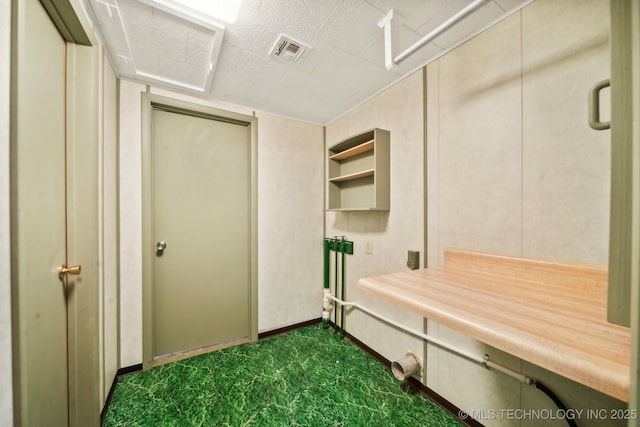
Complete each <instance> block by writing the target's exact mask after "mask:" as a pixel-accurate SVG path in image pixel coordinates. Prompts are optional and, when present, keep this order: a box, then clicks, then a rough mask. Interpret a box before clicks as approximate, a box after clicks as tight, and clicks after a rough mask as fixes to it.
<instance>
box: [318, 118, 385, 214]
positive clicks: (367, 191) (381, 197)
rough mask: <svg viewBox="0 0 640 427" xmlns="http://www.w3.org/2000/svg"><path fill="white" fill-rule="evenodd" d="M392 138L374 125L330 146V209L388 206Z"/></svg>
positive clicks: (341, 209) (382, 208)
mask: <svg viewBox="0 0 640 427" xmlns="http://www.w3.org/2000/svg"><path fill="white" fill-rule="evenodd" d="M389 142H390V134H389V131H387V130H384V129H378V128H374V129H371V130H368V131H366V132H362V133H360V134H357V135H354V136H351V137H349V138H347V139H345V140H343V141H341V142H339V143H337V144H335V145H333V146H332V147H330V148H329V149H328V171H327V172H328V184H327V185H328V197H327V210H331V211H358V210H365V211H368V210H379V211H388V210H389V205H390V203H389V200H390V198H389V187H390V186H389V181H390V179H389V154H390V150H389Z"/></svg>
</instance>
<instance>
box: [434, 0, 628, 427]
mask: <svg viewBox="0 0 640 427" xmlns="http://www.w3.org/2000/svg"><path fill="white" fill-rule="evenodd" d="M608 31H609V5H608V2H606V1H602V0H591V1H582V0H571V1H562V2H558V1H554V0H537V1H535V2H533V3H532V4H530V5H529V6H527V7H525V8H524V9H522V10H521V11H520V12H518V13H516V14H514V15H512V16H511V17H509V18H508V19H506V20H504V21H502V22H500V23H499V24H497V25H496V26H494V27H492V28H491V29H489V30H487V31H485V32H484V33H482V34H480V35H478V36H476V37H475V38H474V39H472V40H470V41H468V42H467V43H465V44H464V45H462V46H460V47H458V48H457V49H455V50H453V51H451V52H449V53H448V54H446V55H445V56H443V57H441V58H440V59H439V60H437V61H435V62H433V63H431V64H429V65H428V66H427V141H428V142H427V157H428V163H427V173H428V182H429V185H428V191H427V193H428V200H427V202H428V236H429V237H428V240H429V241H428V252H429V254H428V256H429V258H428V262H429V265H432V266H435V265H441V263H442V256H443V250H444V249H445V248H447V247H457V248H464V249H472V250H480V251H485V252H494V253H503V254H512V255H522V256H534V257H544V258H551V259H560V260H567V261H578V262H587V263H596V264H606V263H607V254H608V231H609V230H608V212H609V173H610V166H609V161H610V158H609V131H600V132H597V131H594V130H592V129H590V128H589V126H588V123H587V93H588V91H589V89H590V88H591V86H593V85H594V84H595V83H596V82H598V81H600V80H602V79H605V78H608V77H609V40H608ZM602 109H603V114H606V113H604V111H605V110H607V109H608V105H603V108H602ZM605 120H606V118H605ZM428 332H429V333H430V334H432V335H434V336H437V337H439V338H442V339H444V340H446V341H448V342H451V343H454V344H456V345H458V346H459V347H462V348H465V349H467V350H469V351H471V352H474V353H476V354H479V355H482V354H484V353H488V354H490V355H491V358H492V359H494V360H497V361H499V362H501V363H504V364H505V365H507V366H510V367H512V368H513V369H516V370H521V371H522V372H524V373H526V374H527V375H530V376H532V377H534V378H538V379H540V380H541V381H542V382H543V383H545V384H546V385H548V386H549V387H550V388H551V389H552V390H554V391H555V392H556V393H557V394H558V395H559V396H560V398H561V399H563V400H564V401H565V403H566V404H567V405H569V406H570V407H574V408H591V409H593V408H607V409H608V408H618V407H626V405H625V404H624V403H622V402H619V401H617V400H615V399H611V398H608V397H606V396H604V395H601V394H599V393H596V392H594V391H592V390H590V389H588V388H586V387H583V386H580V385H578V384H575V383H573V382H571V381H568V380H566V379H563V378H561V377H558V376H556V375H554V374H551V373H549V372H547V371H545V370H543V369H540V368H538V367H536V366H533V365H531V364H528V363H525V362H522V361H520V360H517V359H515V358H513V357H511V356H509V355H506V354H504V353H501V352H498V351H496V350H494V349H492V348H490V347H488V346H485V345H483V344H481V343H479V342H476V341H474V340H471V339H469V338H467V337H464V336H461V335H460V334H457V333H455V332H453V331H451V330H449V329H447V328H444V327H442V326H440V325H438V324H436V323H435V322H428ZM428 348H429V349H428V361H429V367H428V370H427V385H428V386H429V387H431V388H433V389H435V390H436V391H437V392H438V393H440V394H441V395H443V396H444V397H445V398H447V399H449V400H450V401H452V402H453V403H454V404H456V405H457V406H459V407H460V408H462V409H465V410H469V411H473V410H483V409H484V410H485V411H487V412H484V414H485V415H486V416H487V418H486V419H480V421H481V422H482V423H483V424H486V425H488V426H492V425H523V426H524V425H540V423H541V420H540V419H514V418H511V419H510V418H509V417H507V416H505V417H503V416H501V415H500V412H499V411H500V409H507V408H532V409H540V408H553V406H552V404H551V403H550V401H549V399H548V398H547V397H546V396H544V395H543V394H542V393H540V392H539V391H536V390H533V389H531V388H530V387H528V386H524V385H520V384H518V383H516V382H515V381H514V380H512V379H510V378H507V377H505V376H503V375H501V374H499V373H493V372H489V371H486V370H484V369H483V368H480V367H478V366H475V365H473V364H471V363H469V362H467V361H465V360H462V359H461V358H460V357H458V356H454V355H452V354H450V353H448V352H444V351H441V350H438V349H436V348H434V347H432V346H428ZM489 410H493V411H495V412H494V414H497V416H495V417H491V412H488V411H489ZM480 414H482V412H480ZM601 422H602V420H593V419H591V420H588V419H581V420H579V425H586V426H588V425H601V424H599V423H601ZM608 423H609V424H608V425H615V422H614V421H613V420H608ZM621 424H624V423H621ZM545 425H563V421H553V420H545Z"/></svg>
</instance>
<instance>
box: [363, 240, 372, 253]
mask: <svg viewBox="0 0 640 427" xmlns="http://www.w3.org/2000/svg"><path fill="white" fill-rule="evenodd" d="M364 253H365V254H372V253H373V242H372V241H370V240H367V241H366V242H365V244H364Z"/></svg>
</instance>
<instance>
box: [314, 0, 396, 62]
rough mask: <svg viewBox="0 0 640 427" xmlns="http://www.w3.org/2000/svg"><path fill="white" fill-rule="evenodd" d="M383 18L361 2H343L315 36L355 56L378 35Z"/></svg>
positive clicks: (353, 0) (352, 0)
mask: <svg viewBox="0 0 640 427" xmlns="http://www.w3.org/2000/svg"><path fill="white" fill-rule="evenodd" d="M384 16H385V14H384V13H382V12H381V11H380V10H378V9H376V8H375V7H373V6H372V5H371V4H369V3H367V2H363V1H362V0H343V1H342V2H340V4H339V5H338V6H337V7H336V8H335V10H334V11H333V12H332V14H331V16H330V17H329V19H328V20H327V21H326V22H324V24H323V25H322V27H321V28H320V29H319V31H318V33H317V36H318V39H319V40H321V41H331V43H332V44H333V45H334V46H337V47H339V48H340V49H342V50H344V51H347V52H349V53H352V54H354V55H355V54H357V53H358V52H360V51H361V50H362V49H363V48H364V47H365V46H366V45H367V44H369V41H370V40H371V38H373V37H375V36H376V35H377V34H378V33H379V31H380V28H378V22H379V21H380V20H381V19H382V18H383V17H384ZM354 17H357V18H356V19H354Z"/></svg>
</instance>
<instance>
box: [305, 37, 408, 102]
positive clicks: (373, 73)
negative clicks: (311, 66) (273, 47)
mask: <svg viewBox="0 0 640 427" xmlns="http://www.w3.org/2000/svg"><path fill="white" fill-rule="evenodd" d="M318 73H319V74H321V75H324V76H327V80H328V81H331V82H334V83H339V84H342V85H345V86H351V87H353V88H355V89H360V90H365V91H366V90H371V89H372V88H373V87H376V86H377V87H380V86H384V85H385V84H386V83H387V82H389V81H391V80H392V79H394V78H395V76H394V74H393V73H389V72H388V71H387V70H385V68H384V67H383V66H378V65H374V64H372V63H370V62H368V61H366V60H364V59H362V58H360V57H358V56H356V55H352V54H350V53H349V52H346V51H344V50H342V49H337V48H336V49H334V50H333V51H331V53H330V54H329V55H328V56H327V59H326V60H325V62H324V63H323V64H321V65H320V66H319V67H318V68H317V69H316V71H314V73H313V74H314V75H316V74H318ZM370 93H371V92H370Z"/></svg>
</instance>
